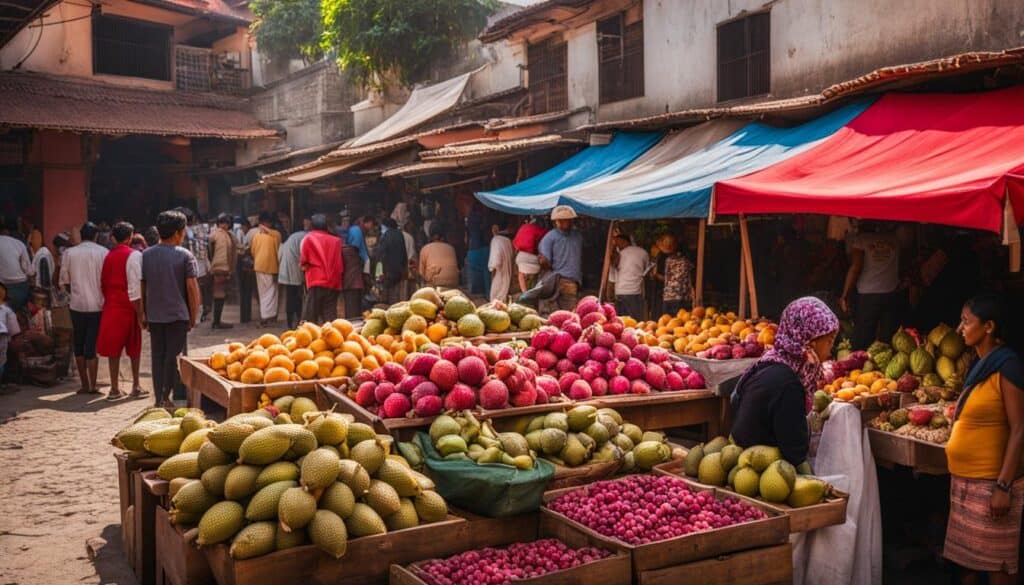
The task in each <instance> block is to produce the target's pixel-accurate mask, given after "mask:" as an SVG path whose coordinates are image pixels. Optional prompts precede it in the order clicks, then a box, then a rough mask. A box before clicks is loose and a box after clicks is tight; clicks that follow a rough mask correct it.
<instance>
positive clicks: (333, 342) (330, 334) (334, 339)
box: [318, 326, 345, 349]
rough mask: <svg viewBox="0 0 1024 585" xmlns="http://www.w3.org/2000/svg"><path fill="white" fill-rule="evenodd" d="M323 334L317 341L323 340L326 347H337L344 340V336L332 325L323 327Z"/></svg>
mask: <svg viewBox="0 0 1024 585" xmlns="http://www.w3.org/2000/svg"><path fill="white" fill-rule="evenodd" d="M322 332H323V335H322V336H321V337H320V339H319V340H318V341H323V342H324V344H326V346H327V349H338V348H339V347H341V344H342V343H344V342H345V337H344V336H343V335H342V334H341V332H340V331H338V330H337V329H335V328H334V327H333V326H332V327H324V328H323V329H322Z"/></svg>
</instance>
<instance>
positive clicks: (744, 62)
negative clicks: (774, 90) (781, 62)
mask: <svg viewBox="0 0 1024 585" xmlns="http://www.w3.org/2000/svg"><path fill="white" fill-rule="evenodd" d="M770 38H771V20H770V13H769V12H759V13H757V14H751V15H749V16H745V17H743V18H738V19H736V20H731V21H729V22H725V23H722V24H720V25H718V101H720V102H724V101H728V100H733V99H737V98H743V97H750V96H756V95H764V94H766V93H768V91H769V88H770V83H769V80H770V77H771V75H770V74H771V69H770V66H769V63H770V52H769V48H770Z"/></svg>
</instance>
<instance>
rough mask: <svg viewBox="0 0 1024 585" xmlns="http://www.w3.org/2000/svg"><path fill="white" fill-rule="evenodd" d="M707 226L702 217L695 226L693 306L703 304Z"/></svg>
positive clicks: (701, 305)
mask: <svg viewBox="0 0 1024 585" xmlns="http://www.w3.org/2000/svg"><path fill="white" fill-rule="evenodd" d="M707 228H708V221H707V220H706V219H703V218H702V219H701V220H700V224H699V225H698V227H697V230H698V231H697V286H696V287H695V288H696V291H695V292H694V294H693V297H694V298H693V306H694V307H703V306H704V235H705V234H704V232H706V231H707ZM691 308H692V307H691Z"/></svg>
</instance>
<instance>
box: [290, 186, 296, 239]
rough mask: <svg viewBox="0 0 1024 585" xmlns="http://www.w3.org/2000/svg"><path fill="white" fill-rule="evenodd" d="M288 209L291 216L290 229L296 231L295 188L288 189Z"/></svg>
mask: <svg viewBox="0 0 1024 585" xmlns="http://www.w3.org/2000/svg"><path fill="white" fill-rule="evenodd" d="M288 211H289V215H290V216H291V218H292V231H293V232H294V231H298V230H296V229H295V189H289V190H288Z"/></svg>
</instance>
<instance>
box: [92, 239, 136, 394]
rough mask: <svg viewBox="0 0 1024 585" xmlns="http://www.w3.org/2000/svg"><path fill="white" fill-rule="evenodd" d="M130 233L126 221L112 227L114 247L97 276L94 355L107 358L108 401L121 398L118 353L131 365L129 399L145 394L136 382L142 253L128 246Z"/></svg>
mask: <svg viewBox="0 0 1024 585" xmlns="http://www.w3.org/2000/svg"><path fill="white" fill-rule="evenodd" d="M134 233H135V228H134V227H133V226H132V224H130V223H128V222H126V221H122V222H118V223H116V224H114V228H113V230H112V231H111V235H112V236H113V238H114V241H115V242H117V244H116V245H115V246H114V248H113V249H112V250H111V251H110V252H109V253H108V254H107V256H106V258H105V259H104V260H103V270H102V272H101V273H100V287H101V288H102V290H103V300H104V302H103V312H102V314H101V315H100V330H99V335H98V336H97V339H96V353H98V354H100V355H101V356H103V357H105V358H107V361H108V365H109V367H110V393H109V394H107V399H108V400H114V399H117V398H120V397H122V396H123V395H124V394H123V393H122V392H121V388H120V387H119V385H118V373H119V372H120V369H121V368H120V366H121V352H122V351H123V352H124V353H125V354H126V355H127V356H128V359H129V360H130V361H131V364H132V391H131V394H129V396H131V397H132V398H141V397H142V396H144V395H145V394H146V393H145V392H144V391H143V390H142V385H141V384H140V383H139V361H140V360H139V358H140V357H141V354H142V327H141V325H140V324H139V319H138V312H139V308H140V307H141V305H142V286H141V280H142V253H141V252H139V251H137V250H133V249H132V248H130V247H129V246H128V244H129V243H130V242H131V241H132V234H134Z"/></svg>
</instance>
